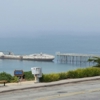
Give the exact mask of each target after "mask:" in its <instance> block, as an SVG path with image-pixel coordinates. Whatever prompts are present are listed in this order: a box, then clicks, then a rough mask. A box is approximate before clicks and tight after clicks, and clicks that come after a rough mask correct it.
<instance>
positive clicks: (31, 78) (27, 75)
mask: <svg viewBox="0 0 100 100" xmlns="http://www.w3.org/2000/svg"><path fill="white" fill-rule="evenodd" d="M24 78H25V79H26V80H33V79H34V75H33V74H32V72H31V71H28V72H24Z"/></svg>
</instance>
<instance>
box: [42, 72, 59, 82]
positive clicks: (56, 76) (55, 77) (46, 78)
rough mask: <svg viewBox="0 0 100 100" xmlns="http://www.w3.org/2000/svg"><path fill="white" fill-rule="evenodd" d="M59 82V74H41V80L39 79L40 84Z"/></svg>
mask: <svg viewBox="0 0 100 100" xmlns="http://www.w3.org/2000/svg"><path fill="white" fill-rule="evenodd" d="M58 80H59V74H54V73H52V74H43V75H42V78H40V81H41V82H52V81H58Z"/></svg>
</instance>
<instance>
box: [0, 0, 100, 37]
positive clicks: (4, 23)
mask: <svg viewBox="0 0 100 100" xmlns="http://www.w3.org/2000/svg"><path fill="white" fill-rule="evenodd" d="M42 34H100V0H0V37H13V36H15V37H18V36H19V37H20V36H33V37H34V36H36V35H42Z"/></svg>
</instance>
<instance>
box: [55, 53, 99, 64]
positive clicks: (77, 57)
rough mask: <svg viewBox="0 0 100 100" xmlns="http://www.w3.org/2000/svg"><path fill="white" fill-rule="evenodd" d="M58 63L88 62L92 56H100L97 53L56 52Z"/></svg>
mask: <svg viewBox="0 0 100 100" xmlns="http://www.w3.org/2000/svg"><path fill="white" fill-rule="evenodd" d="M56 57H57V62H58V63H87V62H88V59H90V58H92V57H100V55H95V54H76V53H60V52H59V53H56Z"/></svg>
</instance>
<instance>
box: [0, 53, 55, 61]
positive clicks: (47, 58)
mask: <svg viewBox="0 0 100 100" xmlns="http://www.w3.org/2000/svg"><path fill="white" fill-rule="evenodd" d="M0 58H1V59H19V60H36V61H52V60H54V58H55V57H54V56H53V55H49V54H43V53H40V54H30V55H14V54H13V53H11V52H10V53H8V54H4V53H3V52H0Z"/></svg>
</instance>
